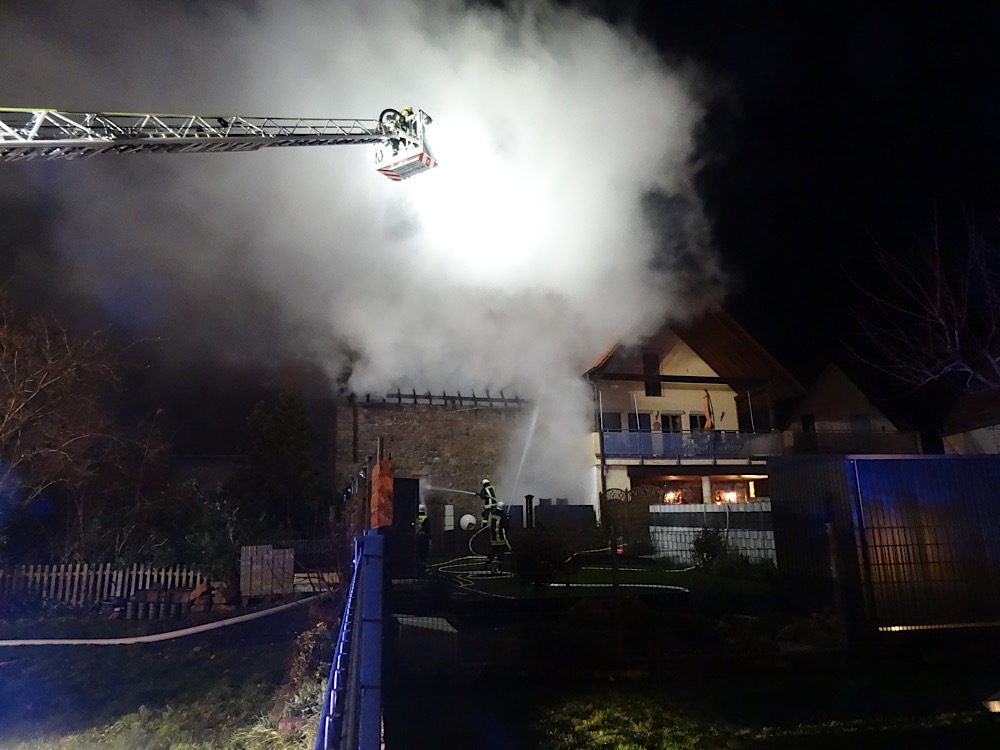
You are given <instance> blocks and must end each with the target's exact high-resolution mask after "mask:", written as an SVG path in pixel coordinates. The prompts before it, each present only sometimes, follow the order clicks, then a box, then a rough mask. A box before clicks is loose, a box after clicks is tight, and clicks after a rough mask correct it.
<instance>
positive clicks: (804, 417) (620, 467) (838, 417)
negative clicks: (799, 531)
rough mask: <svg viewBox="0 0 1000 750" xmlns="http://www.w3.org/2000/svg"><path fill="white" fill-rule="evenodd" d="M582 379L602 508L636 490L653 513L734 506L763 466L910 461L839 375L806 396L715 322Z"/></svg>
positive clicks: (733, 325) (751, 491) (762, 493)
mask: <svg viewBox="0 0 1000 750" xmlns="http://www.w3.org/2000/svg"><path fill="white" fill-rule="evenodd" d="M586 377H587V378H588V379H589V380H590V381H591V383H593V385H594V390H595V398H596V399H597V401H598V403H597V408H596V409H595V412H596V413H597V414H599V415H600V416H599V420H598V422H599V423H598V424H596V425H595V432H594V435H593V449H594V455H595V464H596V466H597V467H598V470H597V475H598V478H599V484H600V487H599V488H598V491H599V492H600V493H601V494H602V495H603V496H605V497H613V496H615V495H616V493H621V492H635V491H637V490H638V489H639V488H643V489H642V493H643V494H644V496H646V497H647V499H650V500H652V501H654V502H658V503H667V504H691V503H695V504H697V503H708V504H720V503H733V502H736V503H745V502H752V501H755V500H761V499H764V498H766V497H767V496H768V492H767V459H768V457H770V456H779V455H786V454H803V453H895V454H912V453H919V452H920V446H919V442H918V440H917V439H916V436H915V435H913V434H911V433H905V432H901V431H900V430H899V429H897V427H896V426H895V425H894V424H893V423H892V422H891V421H890V420H889V419H888V418H887V417H886V416H885V414H883V413H882V412H881V411H880V410H879V409H878V408H877V407H875V406H874V405H873V403H872V402H871V400H870V399H869V398H868V397H867V396H866V395H865V394H864V393H863V392H862V390H861V389H860V388H859V387H858V386H857V385H856V384H855V383H854V382H853V381H852V380H851V379H850V378H849V377H848V376H847V375H846V374H845V373H844V372H843V370H841V369H840V368H838V367H836V366H834V365H830V366H828V367H827V368H826V369H825V370H824V371H823V372H822V373H821V374H820V376H819V377H818V378H817V379H816V380H815V382H813V383H812V385H811V386H810V387H809V388H806V387H804V386H803V385H801V384H800V383H799V381H798V380H797V379H796V378H795V377H794V376H793V375H792V374H791V373H790V372H788V371H787V370H786V369H785V368H784V367H783V366H782V365H781V364H780V363H779V362H778V361H777V360H776V359H774V358H773V357H772V356H771V355H770V354H768V353H767V352H766V351H765V350H764V349H763V347H761V346H760V344H758V343H757V342H756V341H755V340H754V339H753V337H752V336H750V334H749V333H747V331H745V330H744V329H743V328H742V327H741V326H740V325H739V324H738V323H737V322H736V321H735V320H733V319H732V318H731V317H729V316H728V315H726V314H725V313H723V312H721V311H717V312H713V313H710V314H707V315H704V316H702V317H700V318H698V319H697V320H694V321H692V322H689V323H685V324H683V325H675V324H668V325H665V326H663V327H662V328H661V329H660V330H659V331H658V332H657V333H656V334H655V335H654V336H651V337H650V338H649V339H647V340H646V341H645V342H643V344H642V345H640V346H636V347H622V346H616V347H614V348H612V349H611V351H609V352H608V353H607V354H605V356H604V357H602V358H601V360H600V361H599V362H597V363H596V364H595V365H594V366H593V367H592V368H591V369H590V370H588V371H587V373H586ZM654 495H655V497H654Z"/></svg>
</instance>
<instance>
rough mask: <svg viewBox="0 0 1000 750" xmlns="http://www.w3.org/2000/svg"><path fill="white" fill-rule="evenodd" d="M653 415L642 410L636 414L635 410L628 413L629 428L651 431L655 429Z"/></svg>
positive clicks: (633, 430)
mask: <svg viewBox="0 0 1000 750" xmlns="http://www.w3.org/2000/svg"><path fill="white" fill-rule="evenodd" d="M651 416H652V415H651V414H650V413H649V412H648V411H641V412H639V413H638V414H636V413H635V412H634V411H630V412H629V413H628V428H629V430H631V431H632V432H636V431H639V432H650V431H652V429H653V422H652V420H651V419H650V417H651Z"/></svg>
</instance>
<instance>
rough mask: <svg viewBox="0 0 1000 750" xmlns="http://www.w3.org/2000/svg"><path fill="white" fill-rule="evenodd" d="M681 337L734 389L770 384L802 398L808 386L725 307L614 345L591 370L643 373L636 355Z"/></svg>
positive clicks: (781, 393) (776, 394)
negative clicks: (634, 342) (639, 341)
mask: <svg viewBox="0 0 1000 750" xmlns="http://www.w3.org/2000/svg"><path fill="white" fill-rule="evenodd" d="M677 339H680V340H681V341H683V342H684V343H685V344H687V345H688V346H689V347H690V348H691V350H692V351H693V352H694V353H695V354H697V355H698V356H699V357H700V358H701V359H702V360H704V362H705V364H706V365H708V366H709V367H710V368H711V369H712V370H713V371H714V372H715V373H716V374H717V375H718V378H719V380H721V381H723V382H726V383H729V384H730V386H731V387H733V388H734V389H735V388H736V387H739V388H740V389H746V388H749V389H750V390H751V391H753V390H759V389H766V390H767V391H768V392H769V394H770V396H771V398H772V399H773V400H774V401H785V400H787V399H792V398H798V397H799V396H801V395H802V394H803V393H804V392H805V389H804V388H803V387H802V385H801V384H800V383H799V382H798V381H797V380H796V379H795V377H794V376H793V375H792V374H791V373H790V372H788V370H786V369H785V368H784V367H783V366H782V365H781V364H780V363H779V362H778V361H777V360H776V359H775V358H774V357H772V356H771V355H770V354H769V353H768V352H767V351H766V350H765V349H764V347H762V346H761V345H760V344H759V343H757V341H756V339H754V338H753V337H752V336H751V335H750V334H749V333H747V331H746V330H745V329H744V328H743V327H742V326H740V325H739V324H738V323H737V322H736V321H735V320H733V319H732V318H731V317H730V316H729V315H728V314H726V313H725V312H723V311H721V310H716V311H713V312H709V313H705V314H702V315H700V316H699V317H697V318H695V319H694V320H691V321H688V322H685V323H667V324H665V325H664V326H662V327H661V328H660V330H659V331H657V332H656V333H654V334H652V335H651V336H649V337H648V338H647V339H645V340H644V341H643V342H642V344H640V345H638V346H634V347H624V346H622V345H620V344H616V345H615V346H613V347H612V348H611V349H610V350H609V351H608V352H606V353H605V354H604V356H602V357H601V358H600V359H599V360H598V361H597V362H595V363H594V365H593V366H592V367H591V368H590V369H589V370H588V371H587V373H586V374H587V376H588V377H591V378H594V377H600V376H601V375H608V374H611V373H614V374H618V375H622V374H626V375H630V376H634V377H635V378H636V379H638V380H641V379H642V374H643V373H642V371H641V369H638V368H637V367H636V366H635V359H636V358H635V357H634V355H635V354H636V353H637V352H639V351H642V350H649V349H653V350H655V351H658V352H659V353H660V355H661V357H662V356H663V355H664V354H666V353H667V351H669V349H670V348H672V347H673V345H674V344H675V343H676V340H677Z"/></svg>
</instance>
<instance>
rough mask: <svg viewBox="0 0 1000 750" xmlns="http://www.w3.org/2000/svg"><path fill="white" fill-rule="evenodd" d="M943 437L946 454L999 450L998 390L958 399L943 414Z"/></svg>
mask: <svg viewBox="0 0 1000 750" xmlns="http://www.w3.org/2000/svg"><path fill="white" fill-rule="evenodd" d="M942 440H943V442H944V452H945V453H953V454H961V455H981V454H986V453H1000V391H984V392H982V393H971V394H969V395H967V396H964V397H962V398H960V399H959V400H958V402H957V403H956V404H955V405H954V407H952V409H951V411H950V412H949V413H948V415H947V416H946V417H945V420H944V427H943V430H942Z"/></svg>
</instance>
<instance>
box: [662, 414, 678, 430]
mask: <svg viewBox="0 0 1000 750" xmlns="http://www.w3.org/2000/svg"><path fill="white" fill-rule="evenodd" d="M660 429H661V430H663V431H664V432H680V431H681V430H682V429H683V426H682V423H681V415H680V414H661V415H660Z"/></svg>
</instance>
